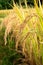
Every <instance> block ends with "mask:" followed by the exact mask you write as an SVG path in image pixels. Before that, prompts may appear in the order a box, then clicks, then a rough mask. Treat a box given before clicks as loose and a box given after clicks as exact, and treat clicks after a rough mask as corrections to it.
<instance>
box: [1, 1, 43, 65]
mask: <svg viewBox="0 0 43 65" xmlns="http://www.w3.org/2000/svg"><path fill="white" fill-rule="evenodd" d="M34 3H35V10H36V12H35V13H30V14H29V8H28V7H27V4H26V1H25V4H26V8H25V9H24V8H23V7H22V5H21V6H20V7H19V6H17V5H16V4H15V3H14V8H13V10H14V12H12V13H11V14H10V15H9V16H7V17H5V19H4V20H3V22H2V23H1V26H2V28H3V26H4V27H5V33H4V42H5V45H8V46H9V45H10V47H9V48H11V47H12V46H11V45H12V44H13V46H14V49H16V51H17V52H19V53H22V54H23V55H24V56H25V58H26V59H25V61H24V63H25V62H26V60H27V61H28V62H29V63H28V62H27V64H28V65H29V64H30V65H43V11H42V7H41V4H40V0H39V4H40V7H39V8H38V6H37V4H36V0H34ZM24 10H26V12H25V11H24ZM39 10H40V11H39ZM18 62H19V61H18ZM14 64H15V63H14ZM27 64H26V65H27ZM22 65H23V64H22ZM24 65H25V64H24Z"/></svg>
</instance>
